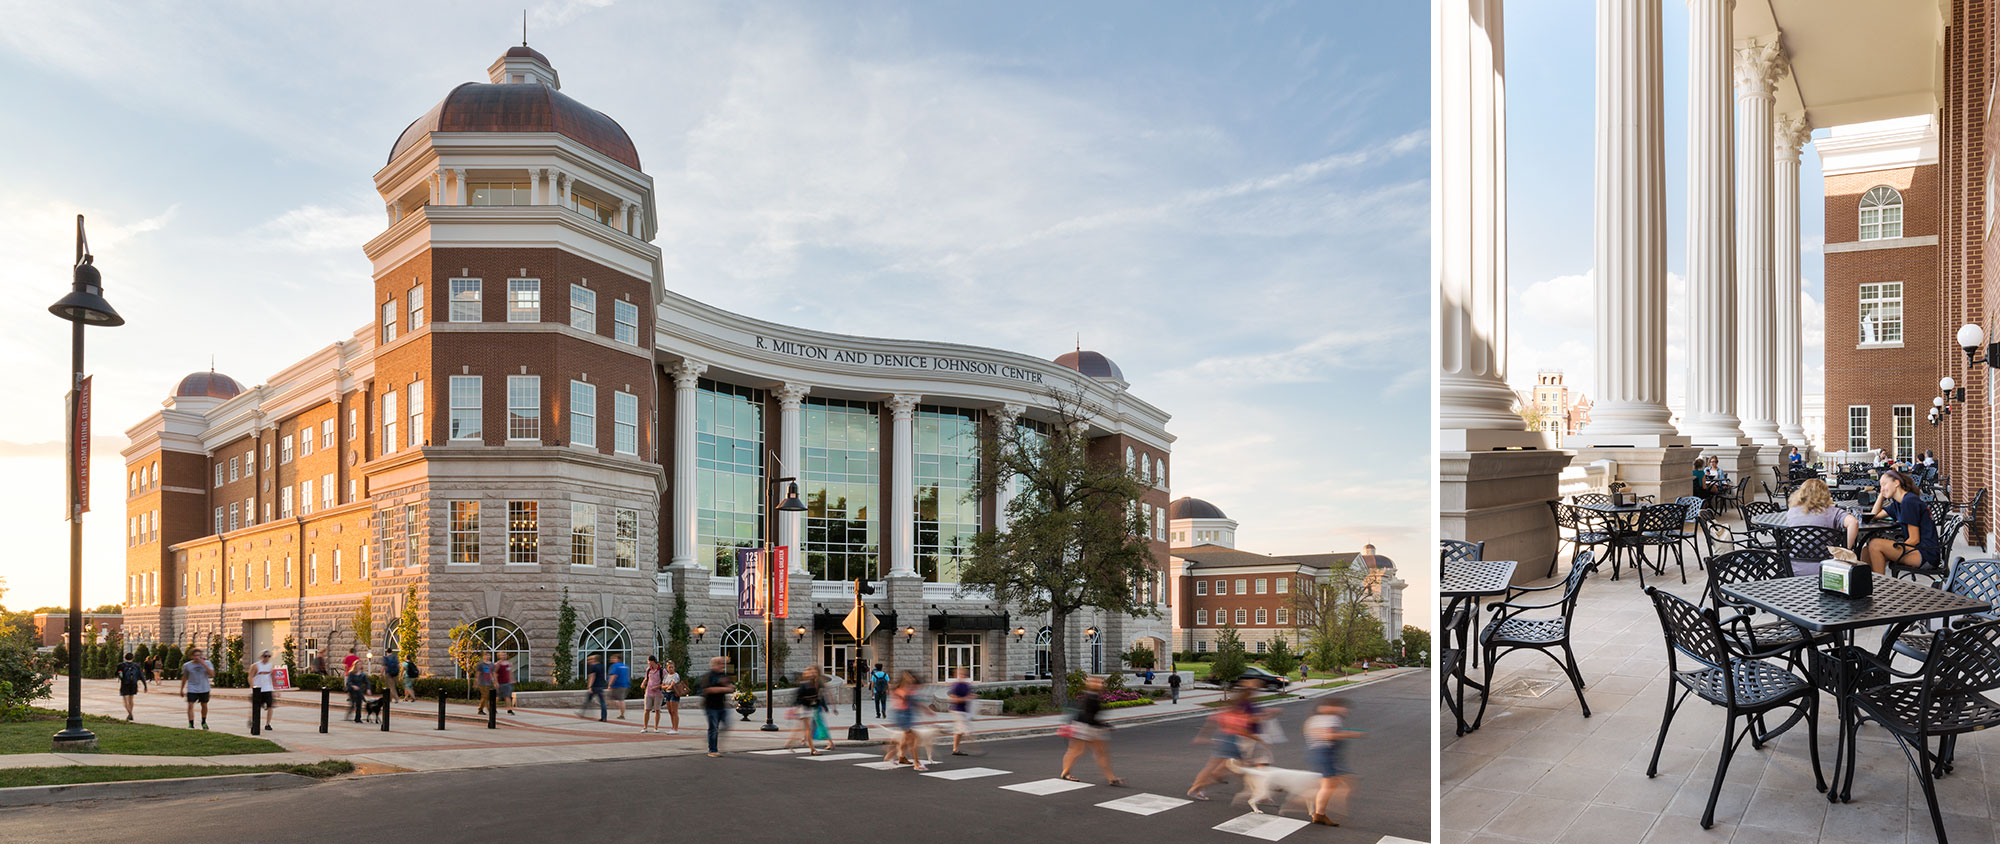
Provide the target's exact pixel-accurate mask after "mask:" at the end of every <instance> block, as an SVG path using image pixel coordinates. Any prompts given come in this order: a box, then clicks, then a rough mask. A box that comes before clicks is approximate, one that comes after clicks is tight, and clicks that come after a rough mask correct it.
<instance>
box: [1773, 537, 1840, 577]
mask: <svg viewBox="0 0 2000 844" xmlns="http://www.w3.org/2000/svg"><path fill="white" fill-rule="evenodd" d="M1772 533H1773V534H1775V535H1776V536H1777V538H1778V553H1779V555H1781V556H1783V557H1784V558H1785V559H1787V560H1800V561H1803V562H1809V563H1817V562H1819V561H1821V560H1825V559H1829V556H1828V554H1827V552H1826V549H1828V548H1845V547H1847V531H1844V530H1841V529H1839V528H1830V527H1822V526H1820V525H1800V526H1798V527H1781V528H1778V529H1777V530H1775V531H1772ZM1786 568H1788V569H1789V568H1790V566H1789V565H1787V566H1786ZM1785 576H1786V577H1791V576H1792V575H1791V573H1790V572H1787V573H1786V574H1785Z"/></svg>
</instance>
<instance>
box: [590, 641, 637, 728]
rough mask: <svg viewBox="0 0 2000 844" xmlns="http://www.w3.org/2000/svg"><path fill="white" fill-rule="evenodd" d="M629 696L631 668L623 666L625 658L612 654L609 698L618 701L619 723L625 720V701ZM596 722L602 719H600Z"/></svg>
mask: <svg viewBox="0 0 2000 844" xmlns="http://www.w3.org/2000/svg"><path fill="white" fill-rule="evenodd" d="M631 696H632V666H629V665H626V664H625V657H624V656H623V655H621V654H615V653H614V654H612V655H611V692H610V697H611V699H612V700H615V701H618V720H620V721H623V720H625V699H626V698H628V697H631ZM598 720H603V719H601V718H600V719H598Z"/></svg>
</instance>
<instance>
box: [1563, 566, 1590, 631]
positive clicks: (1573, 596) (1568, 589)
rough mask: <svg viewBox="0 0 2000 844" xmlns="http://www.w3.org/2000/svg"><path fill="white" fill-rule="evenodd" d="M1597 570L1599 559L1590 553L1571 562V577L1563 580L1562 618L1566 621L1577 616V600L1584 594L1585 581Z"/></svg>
mask: <svg viewBox="0 0 2000 844" xmlns="http://www.w3.org/2000/svg"><path fill="white" fill-rule="evenodd" d="M1596 570H1597V557H1596V555H1595V554H1592V553H1590V552H1589V551H1582V552H1579V553H1578V554H1577V555H1576V558H1575V559H1573V560H1571V561H1570V564H1569V576H1568V577H1566V578H1563V596H1562V616H1563V619H1564V620H1565V621H1567V620H1569V618H1570V616H1572V615H1575V614H1576V600H1577V598H1578V597H1579V596H1581V595H1582V594H1583V579H1584V577H1586V576H1588V575H1589V574H1590V573H1591V572H1593V571H1596Z"/></svg>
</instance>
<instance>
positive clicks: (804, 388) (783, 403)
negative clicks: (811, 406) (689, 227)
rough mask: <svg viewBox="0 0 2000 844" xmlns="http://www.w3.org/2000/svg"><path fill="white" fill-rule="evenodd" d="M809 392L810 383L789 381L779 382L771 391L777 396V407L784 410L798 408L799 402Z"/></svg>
mask: <svg viewBox="0 0 2000 844" xmlns="http://www.w3.org/2000/svg"><path fill="white" fill-rule="evenodd" d="M810 392H812V386H811V385H809V384H794V383H791V382H789V381H787V382H785V383H783V384H779V385H778V387H777V389H775V390H772V391H771V393H772V394H773V395H775V396H777V397H778V407H780V408H783V409H785V410H798V409H799V403H800V402H803V401H805V397H806V394H807V393H810Z"/></svg>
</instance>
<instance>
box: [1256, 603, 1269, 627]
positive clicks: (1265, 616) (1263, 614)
mask: <svg viewBox="0 0 2000 844" xmlns="http://www.w3.org/2000/svg"><path fill="white" fill-rule="evenodd" d="M1257 623H1258V624H1270V623H1271V616H1270V614H1269V611H1268V610H1265V609H1264V608H1262V607H1259V608H1258V609H1257Z"/></svg>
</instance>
